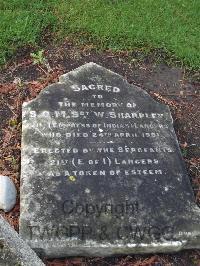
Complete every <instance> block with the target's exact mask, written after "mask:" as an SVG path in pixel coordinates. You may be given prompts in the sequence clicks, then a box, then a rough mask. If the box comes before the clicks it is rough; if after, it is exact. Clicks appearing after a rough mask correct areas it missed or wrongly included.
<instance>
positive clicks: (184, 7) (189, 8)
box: [0, 0, 200, 68]
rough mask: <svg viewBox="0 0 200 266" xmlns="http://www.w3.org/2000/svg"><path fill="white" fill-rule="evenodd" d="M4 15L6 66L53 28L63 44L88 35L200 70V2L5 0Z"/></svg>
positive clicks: (0, 21) (1, 43) (1, 49)
mask: <svg viewBox="0 0 200 266" xmlns="http://www.w3.org/2000/svg"><path fill="white" fill-rule="evenodd" d="M0 9H1V11H0V12H1V14H0V15H1V16H0V25H1V30H2V33H3V34H1V39H0V53H1V56H0V62H1V63H3V62H5V61H6V59H7V58H8V56H9V55H12V54H13V53H14V51H15V50H16V49H17V48H18V47H20V46H22V45H27V44H31V45H37V44H38V42H39V40H40V38H41V35H42V32H43V31H44V30H45V28H46V27H48V26H50V27H51V29H52V32H54V33H56V35H57V38H60V37H61V36H62V37H63V36H66V35H68V34H71V33H72V34H73V33H78V34H80V33H87V34H88V35H89V36H90V37H91V39H92V40H98V41H99V43H100V47H102V48H111V49H113V50H119V49H129V50H130V49H142V50H144V51H148V50H149V49H152V48H162V49H164V50H166V51H168V52H170V53H172V54H173V55H175V56H176V57H177V58H178V59H179V60H181V61H183V62H184V63H185V64H186V65H187V66H189V67H191V68H198V67H199V66H200V53H199V50H200V32H199V28H200V18H199V10H200V1H199V0H168V1H162V0H138V1H135V0H126V1H125V0H118V1H117V0H73V1H72V0H71V1H70V0H68V1H66V0H57V1H56V0H51V1H42V0H35V1H27V0H10V1H6V0H3V2H2V3H0ZM80 36H81V34H80Z"/></svg>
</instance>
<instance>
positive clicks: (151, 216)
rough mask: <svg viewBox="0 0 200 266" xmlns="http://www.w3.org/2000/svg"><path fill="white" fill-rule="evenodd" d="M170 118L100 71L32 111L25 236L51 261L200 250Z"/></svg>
mask: <svg viewBox="0 0 200 266" xmlns="http://www.w3.org/2000/svg"><path fill="white" fill-rule="evenodd" d="M199 222H200V210H199V208H198V207H197V206H196V205H195V201H194V195H193V192H192V188H191V185H190V181H189V177H188V175H187V172H186V169H185V166H184V162H183V159H182V157H181V152H180V149H179V145H178V142H177V139H176V135H175V132H174V129H173V121H172V117H171V114H170V111H169V108H168V107H167V106H165V105H163V104H161V103H159V102H156V101H155V100H153V99H152V98H151V97H150V96H149V95H148V94H147V93H146V92H145V91H143V90H142V89H140V88H138V87H136V86H133V85H130V84H128V83H127V81H126V80H124V79H123V78H122V77H121V76H119V75H118V74H116V73H113V72H111V71H109V70H107V69H105V68H103V67H101V66H99V65H97V64H94V63H88V64H85V65H83V66H81V67H79V68H78V69H76V70H74V71H71V72H69V73H68V74H65V75H63V76H61V77H60V81H59V83H57V84H53V85H50V86H48V87H47V88H46V89H44V90H43V91H42V92H41V93H40V95H39V96H38V97H37V98H36V99H34V100H32V101H30V102H29V103H24V105H23V125H22V172H21V214H20V234H21V236H22V237H23V239H25V240H26V241H27V242H28V244H29V245H30V246H31V247H32V248H33V249H35V250H36V252H37V251H38V252H40V253H43V254H44V256H47V257H64V256H73V255H83V256H107V255H113V254H129V253H151V252H171V251H177V250H180V249H189V248H199V247H200V223H199Z"/></svg>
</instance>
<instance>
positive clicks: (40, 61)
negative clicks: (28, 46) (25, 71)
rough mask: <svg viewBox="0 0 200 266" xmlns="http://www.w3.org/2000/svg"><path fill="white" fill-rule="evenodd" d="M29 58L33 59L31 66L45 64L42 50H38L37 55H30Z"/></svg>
mask: <svg viewBox="0 0 200 266" xmlns="http://www.w3.org/2000/svg"><path fill="white" fill-rule="evenodd" d="M30 56H31V57H32V59H33V64H34V65H36V64H41V65H43V64H45V62H46V59H45V57H44V50H39V51H38V52H37V53H31V54H30Z"/></svg>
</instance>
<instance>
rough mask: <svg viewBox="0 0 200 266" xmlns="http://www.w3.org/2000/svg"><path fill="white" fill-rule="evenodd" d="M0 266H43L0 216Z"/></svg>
mask: <svg viewBox="0 0 200 266" xmlns="http://www.w3.org/2000/svg"><path fill="white" fill-rule="evenodd" d="M0 265H1V266H11V265H12V266H44V263H43V262H42V261H41V260H40V258H39V257H38V256H37V255H36V254H35V252H34V251H33V250H32V249H31V248H30V247H29V246H28V245H27V244H26V243H25V242H24V241H23V240H22V239H21V238H20V237H19V235H18V233H17V232H16V231H15V230H14V229H13V228H12V227H11V226H10V225H9V223H8V222H7V221H6V220H5V219H4V218H3V217H2V216H1V215H0Z"/></svg>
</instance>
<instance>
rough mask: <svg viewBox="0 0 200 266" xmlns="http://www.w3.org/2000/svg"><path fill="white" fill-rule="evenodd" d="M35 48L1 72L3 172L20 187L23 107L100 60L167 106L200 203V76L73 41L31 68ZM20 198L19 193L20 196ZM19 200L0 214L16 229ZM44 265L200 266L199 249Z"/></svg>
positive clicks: (155, 58) (160, 57) (158, 60)
mask: <svg viewBox="0 0 200 266" xmlns="http://www.w3.org/2000/svg"><path fill="white" fill-rule="evenodd" d="M30 51H31V48H30V49H29V48H26V49H21V50H19V51H18V53H17V55H16V57H15V58H14V59H13V60H12V61H11V62H10V63H8V64H7V65H6V66H5V67H4V69H2V70H1V72H0V174H2V175H8V176H10V177H11V178H12V179H13V181H14V182H15V184H16V186H17V188H18V192H19V188H20V143H21V140H20V139H21V105H22V102H24V101H28V100H30V99H32V98H34V97H36V96H37V95H38V93H39V92H40V91H41V90H42V89H43V88H44V87H46V86H47V85H48V84H51V83H54V82H56V81H57V80H58V77H59V76H60V75H61V74H63V73H66V72H68V71H70V70H72V69H74V68H76V67H78V66H80V65H82V64H84V63H86V62H91V61H92V62H96V63H98V64H100V65H102V66H104V67H106V68H108V69H111V70H113V71H114V72H116V73H119V74H121V75H122V76H124V77H125V78H126V79H127V80H128V81H129V82H130V83H132V84H136V85H138V86H140V87H142V88H143V89H144V90H146V91H147V92H148V93H149V94H151V96H152V97H154V98H155V99H157V100H158V101H161V102H163V103H165V104H167V105H169V107H170V109H171V111H172V114H173V118H174V126H175V130H176V134H177V137H178V140H179V143H180V146H181V149H182V153H183V156H184V159H185V162H186V166H187V168H188V172H189V175H190V178H191V184H192V186H193V188H194V193H195V197H196V202H197V204H199V205H200V174H199V173H200V171H199V167H200V151H199V150H198V146H200V139H199V135H200V134H199V133H200V108H199V106H200V94H199V91H200V83H199V75H198V72H189V71H187V70H186V69H184V68H178V67H173V66H168V65H167V64H166V63H165V62H166V57H165V54H163V52H162V51H159V50H154V51H152V52H151V53H150V54H149V55H148V56H145V55H144V54H143V53H141V52H140V51H137V52H126V51H121V52H116V53H113V52H112V51H111V50H105V51H102V52H98V51H97V49H96V47H95V46H94V45H87V46H86V45H84V46H77V45H76V44H74V43H73V41H72V40H69V39H66V41H65V42H64V43H63V44H62V45H60V46H59V47H55V46H51V45H49V47H48V48H46V50H45V54H44V56H43V57H44V58H43V59H45V60H43V63H42V64H35V65H34V64H33V58H31V57H30ZM18 195H19V193H18ZM19 213H20V210H19V196H18V201H17V205H16V206H15V208H14V209H13V210H12V211H11V212H10V213H7V214H4V213H3V212H2V211H1V214H2V215H3V216H4V217H6V219H7V220H8V221H9V222H10V224H11V225H12V226H13V227H14V228H15V229H16V230H18V218H19ZM46 265H49V266H56V265H63V266H64V265H120V266H122V265H123V266H148V265H149V266H150V265H152V266H153V265H154V266H161V265H162V266H163V265H166V266H175V265H177V266H179V265H180V266H181V265H182V266H192V265H200V251H198V250H191V251H182V252H179V253H176V254H171V255H169V254H168V255H163V254H160V255H148V256H139V255H134V256H127V257H119V258H118V257H115V258H107V259H103V258H90V259H85V258H72V259H63V260H49V261H47V260H46Z"/></svg>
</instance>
